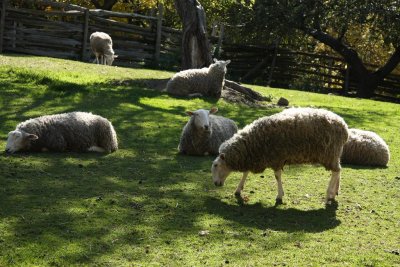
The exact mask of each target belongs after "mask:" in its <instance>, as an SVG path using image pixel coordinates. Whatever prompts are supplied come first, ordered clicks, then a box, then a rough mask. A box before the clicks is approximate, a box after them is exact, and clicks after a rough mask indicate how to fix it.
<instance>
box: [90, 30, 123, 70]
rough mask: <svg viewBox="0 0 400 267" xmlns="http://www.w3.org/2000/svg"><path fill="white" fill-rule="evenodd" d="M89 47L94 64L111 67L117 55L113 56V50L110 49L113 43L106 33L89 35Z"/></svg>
mask: <svg viewBox="0 0 400 267" xmlns="http://www.w3.org/2000/svg"><path fill="white" fill-rule="evenodd" d="M90 46H91V47H92V51H93V53H94V55H95V56H96V59H95V61H96V63H97V64H99V58H100V64H103V65H109V66H111V65H112V63H113V61H114V59H115V58H117V57H118V56H117V55H114V50H113V48H112V46H113V42H112V39H111V37H110V35H108V34H107V33H104V32H94V33H92V34H91V35H90Z"/></svg>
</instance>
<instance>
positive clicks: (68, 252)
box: [54, 241, 87, 258]
mask: <svg viewBox="0 0 400 267" xmlns="http://www.w3.org/2000/svg"><path fill="white" fill-rule="evenodd" d="M63 244H64V245H62V246H60V247H59V249H58V250H57V251H55V252H54V254H56V255H55V256H57V257H63V258H66V257H68V256H76V255H78V254H85V253H86V252H87V248H86V245H85V243H82V242H81V243H79V242H71V241H69V242H66V243H63Z"/></svg>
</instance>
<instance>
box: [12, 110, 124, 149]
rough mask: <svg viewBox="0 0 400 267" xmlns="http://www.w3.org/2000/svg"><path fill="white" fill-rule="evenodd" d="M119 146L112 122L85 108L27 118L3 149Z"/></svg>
mask: <svg viewBox="0 0 400 267" xmlns="http://www.w3.org/2000/svg"><path fill="white" fill-rule="evenodd" d="M117 149H118V141H117V135H116V133H115V130H114V127H113V126H112V124H111V122H109V121H108V120H107V119H105V118H103V117H101V116H99V115H94V114H92V113H87V112H70V113H63V114H55V115H46V116H41V117H37V118H33V119H29V120H26V121H24V122H21V123H19V124H18V125H17V127H16V129H15V130H14V131H11V132H10V133H9V134H8V139H7V144H6V153H15V152H18V151H24V152H44V151H53V152H66V151H71V152H86V151H93V152H107V153H111V152H114V151H116V150H117Z"/></svg>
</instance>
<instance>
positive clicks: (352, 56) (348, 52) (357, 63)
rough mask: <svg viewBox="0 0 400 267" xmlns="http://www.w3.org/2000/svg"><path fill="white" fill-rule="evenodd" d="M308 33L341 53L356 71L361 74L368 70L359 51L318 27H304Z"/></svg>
mask: <svg viewBox="0 0 400 267" xmlns="http://www.w3.org/2000/svg"><path fill="white" fill-rule="evenodd" d="M302 30H303V31H304V32H305V33H306V34H308V35H311V36H312V37H314V38H315V39H317V40H318V41H320V42H322V43H324V44H326V45H328V46H329V47H331V48H332V49H333V50H335V51H336V52H337V53H339V54H340V55H341V56H342V57H343V58H344V59H345V60H346V62H347V63H349V64H350V65H351V66H352V67H354V68H353V70H354V71H356V72H358V74H359V75H362V74H365V73H367V72H368V70H367V68H366V67H365V66H364V64H363V62H362V60H361V59H360V57H359V56H358V54H357V52H356V51H355V50H353V49H351V48H349V47H347V46H346V45H344V44H343V43H342V42H341V41H340V40H338V39H335V38H334V37H332V36H330V35H329V34H327V33H325V32H323V31H321V30H316V29H302Z"/></svg>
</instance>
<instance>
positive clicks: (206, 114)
mask: <svg viewBox="0 0 400 267" xmlns="http://www.w3.org/2000/svg"><path fill="white" fill-rule="evenodd" d="M217 111H218V108H216V107H213V108H211V109H210V110H205V109H199V110H196V111H187V112H186V114H188V115H189V116H190V117H191V120H192V124H193V125H194V127H195V128H196V130H197V131H198V132H206V133H209V132H210V131H211V123H210V114H213V113H216V112H217Z"/></svg>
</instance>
